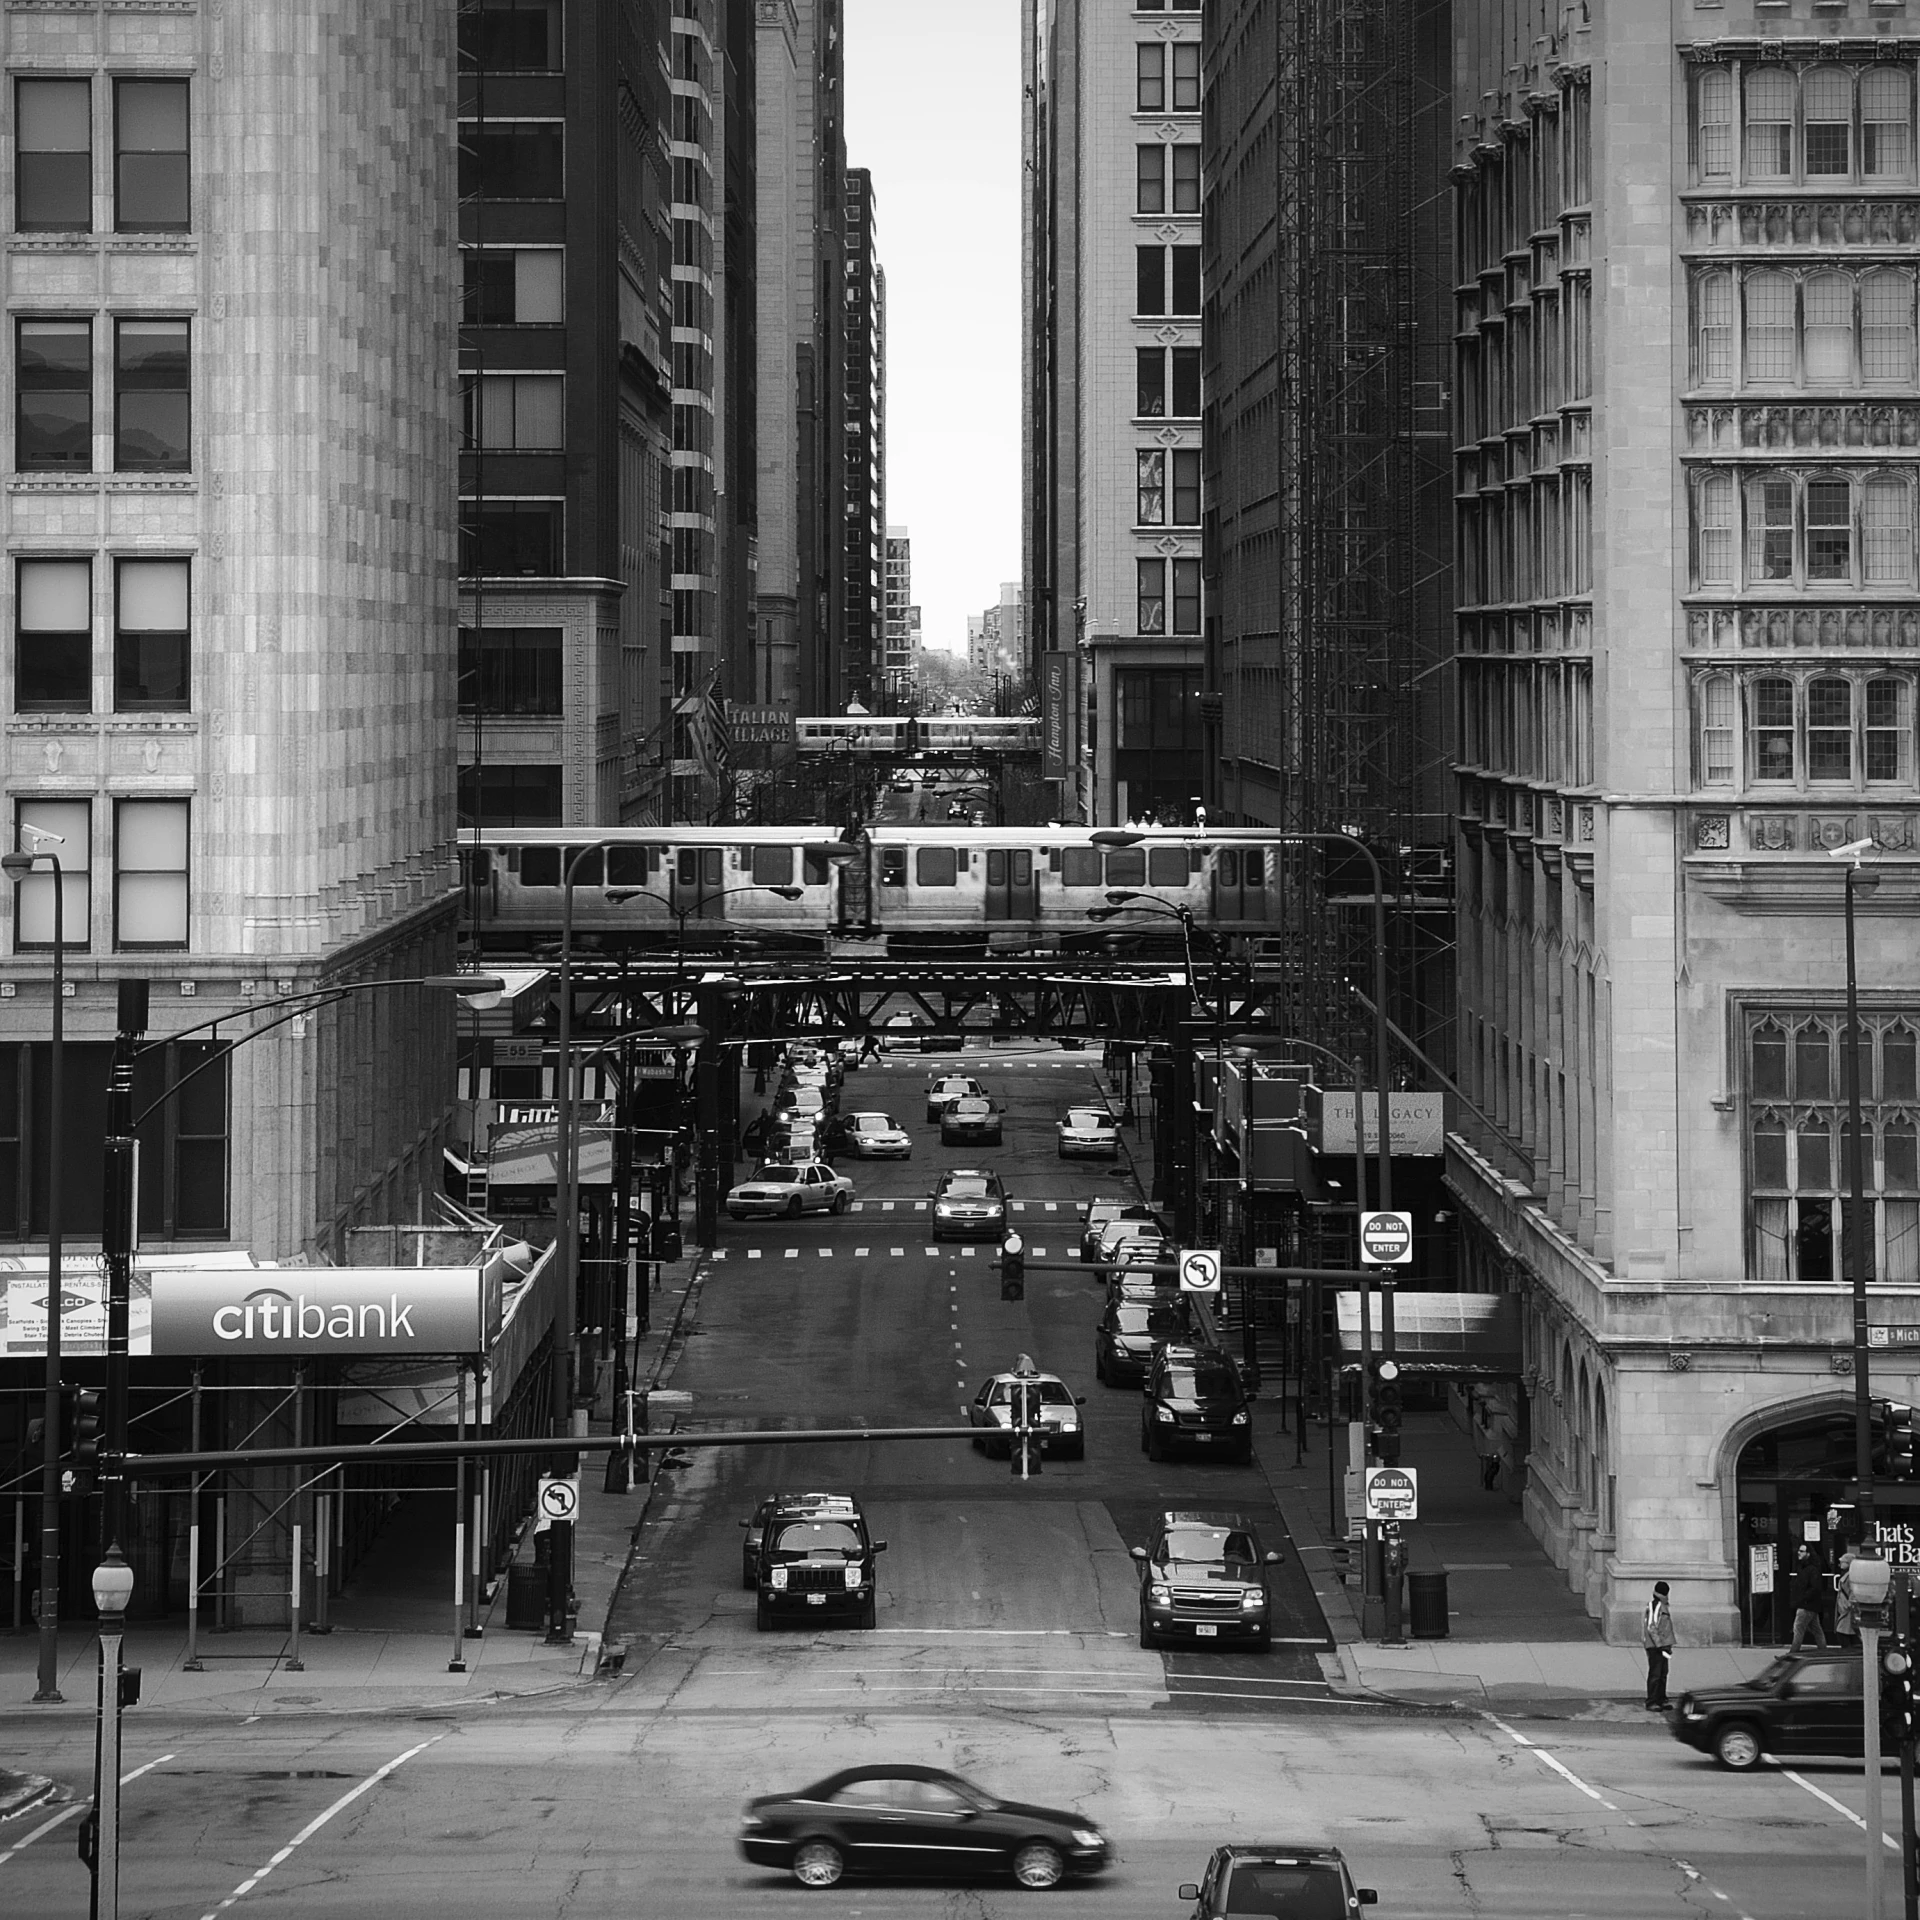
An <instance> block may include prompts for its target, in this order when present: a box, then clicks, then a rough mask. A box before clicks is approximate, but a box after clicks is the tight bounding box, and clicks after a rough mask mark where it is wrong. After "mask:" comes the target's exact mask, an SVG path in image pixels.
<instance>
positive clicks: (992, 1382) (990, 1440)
mask: <svg viewBox="0 0 1920 1920" xmlns="http://www.w3.org/2000/svg"><path fill="white" fill-rule="evenodd" d="M1016 1381H1018V1382H1021V1383H1022V1384H1024V1385H1027V1386H1037V1387H1038V1388H1039V1389H1040V1418H1041V1420H1042V1421H1043V1422H1044V1423H1045V1427H1046V1431H1045V1432H1044V1433H1043V1434H1042V1435H1041V1438H1040V1446H1041V1450H1042V1451H1043V1452H1045V1453H1059V1454H1063V1455H1064V1456H1066V1457H1067V1458H1068V1459H1071V1460H1084V1459H1085V1458H1086V1457H1087V1430H1086V1427H1085V1425H1084V1424H1083V1423H1082V1421H1081V1418H1080V1409H1081V1408H1082V1407H1083V1406H1085V1405H1086V1396H1085V1395H1084V1394H1081V1395H1078V1396H1076V1395H1075V1394H1074V1392H1073V1389H1072V1388H1071V1387H1069V1386H1068V1385H1067V1383H1066V1382H1065V1381H1064V1380H1062V1379H1061V1378H1060V1376H1059V1375H1058V1374H1057V1373H1040V1372H1038V1371H1036V1370H1034V1369H1032V1368H1030V1367H1029V1368H1024V1369H1020V1370H1017V1371H1015V1372H1012V1373H996V1374H994V1375H993V1376H992V1377H991V1378H990V1379H989V1380H987V1381H986V1382H985V1383H984V1384H983V1385H982V1387H981V1388H980V1391H979V1392H978V1393H976V1394H975V1395H974V1396H973V1399H972V1402H971V1403H970V1404H969V1405H968V1408H967V1421H968V1424H969V1425H970V1426H975V1427H984V1428H986V1429H987V1431H986V1432H985V1433H981V1434H976V1435H975V1436H974V1440H973V1444H974V1445H975V1446H976V1447H977V1448H979V1449H980V1451H981V1452H983V1453H1005V1452H1006V1451H1007V1450H1008V1449H1009V1448H1010V1447H1011V1446H1012V1445H1013V1442H1012V1440H1011V1438H1010V1437H1009V1429H1011V1427H1012V1425H1013V1389H1014V1383H1015V1382H1016Z"/></svg>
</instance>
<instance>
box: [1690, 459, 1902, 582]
mask: <svg viewBox="0 0 1920 1920" xmlns="http://www.w3.org/2000/svg"><path fill="white" fill-rule="evenodd" d="M1733 500H1734V495H1733V492H1732V482H1731V479H1730V477H1729V476H1727V475H1725V474H1711V475H1706V476H1703V477H1702V478H1701V479H1700V480H1699V481H1698V482H1697V483H1696V484H1695V487H1694V490H1693V507H1694V516H1695V539H1694V555H1695V580H1694V584H1695V585H1696V586H1700V587H1709V586H1717V587H1728V586H1731V587H1740V586H1747V587H1752V586H1758V585H1766V584H1769V583H1778V584H1782V585H1791V586H1810V587H1832V586H1850V587H1905V586H1909V585H1911V583H1912V581H1913V577H1914V505H1913V502H1914V476H1913V475H1912V474H1910V473H1908V472H1906V471H1904V470H1903V471H1898V472H1883V473H1875V474H1865V475H1860V474H1855V475H1851V476H1849V475H1845V474H1836V473H1834V472H1833V471H1832V470H1831V469H1826V470H1824V471H1823V470H1820V469H1814V470H1812V471H1809V472H1807V473H1801V474H1793V473H1787V474H1783V473H1770V474H1763V475H1759V476H1755V477H1753V478H1750V479H1748V480H1747V481H1746V482H1745V484H1744V486H1743V487H1742V488H1741V490H1740V495H1739V504H1740V508H1741V511H1742V512H1743V513H1744V515H1745V528H1744V539H1743V540H1741V541H1738V542H1736V541H1735V540H1734V539H1732V538H1730V537H1728V536H1729V535H1730V534H1731V531H1732V530H1731V529H1730V528H1729V527H1728V525H1727V516H1728V512H1729V509H1730V508H1731V506H1732V504H1733ZM1734 550H1739V551H1742V552H1743V553H1744V577H1743V578H1739V579H1736V578H1734V577H1732V575H1731V572H1730V570H1729V568H1728V567H1727V564H1726V562H1727V557H1728V555H1729V554H1730V552H1732V551H1734Z"/></svg>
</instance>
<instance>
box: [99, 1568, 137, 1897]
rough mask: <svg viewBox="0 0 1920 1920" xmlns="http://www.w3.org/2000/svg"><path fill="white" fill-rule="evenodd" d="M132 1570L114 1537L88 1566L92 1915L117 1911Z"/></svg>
mask: <svg viewBox="0 0 1920 1920" xmlns="http://www.w3.org/2000/svg"><path fill="white" fill-rule="evenodd" d="M132 1598H133V1569H132V1568H131V1567H130V1566H128V1565H127V1562H126V1556H125V1555H124V1554H122V1553H121V1551H120V1542H119V1540H118V1539H117V1538H116V1539H115V1540H113V1541H112V1542H111V1543H110V1544H109V1545H108V1547H107V1551H106V1554H105V1556H104V1557H103V1558H102V1560H101V1562H100V1564H99V1565H98V1566H97V1567H95V1568H94V1570H93V1604H94V1606H95V1607H96V1608H98V1609H99V1613H100V1704H99V1717H98V1723H97V1732H98V1738H97V1739H96V1740H95V1742H94V1778H93V1813H92V1816H91V1818H92V1823H93V1846H92V1861H91V1864H92V1867H93V1915H92V1920H118V1916H119V1913H120V1649H121V1645H122V1642H123V1641H124V1639H125V1636H126V1628H127V1602H128V1601H129V1600H130V1599H132Z"/></svg>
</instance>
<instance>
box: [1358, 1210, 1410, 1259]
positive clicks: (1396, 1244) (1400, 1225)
mask: <svg viewBox="0 0 1920 1920" xmlns="http://www.w3.org/2000/svg"><path fill="white" fill-rule="evenodd" d="M1360 1258H1361V1259H1362V1260H1363V1261H1364V1262H1365V1263H1366V1264H1367V1265H1368V1266H1370V1267H1405V1266H1410V1265H1411V1264H1412V1262H1413V1215H1412V1214H1410V1213H1363V1214H1362V1215H1361V1216H1360Z"/></svg>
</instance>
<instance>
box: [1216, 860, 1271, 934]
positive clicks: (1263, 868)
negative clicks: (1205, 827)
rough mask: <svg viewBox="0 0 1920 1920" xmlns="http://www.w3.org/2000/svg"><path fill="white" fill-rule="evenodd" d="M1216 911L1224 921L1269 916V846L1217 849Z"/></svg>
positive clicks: (1257, 918) (1217, 918) (1256, 918)
mask: <svg viewBox="0 0 1920 1920" xmlns="http://www.w3.org/2000/svg"><path fill="white" fill-rule="evenodd" d="M1213 914H1214V918H1215V919H1216V920H1222V921H1233V920H1255V921H1259V920H1265V919H1266V917H1267V850H1266V848H1264V847H1215V848H1214V851H1213Z"/></svg>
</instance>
